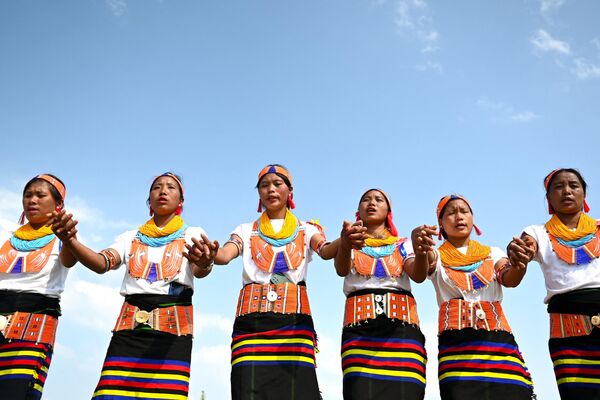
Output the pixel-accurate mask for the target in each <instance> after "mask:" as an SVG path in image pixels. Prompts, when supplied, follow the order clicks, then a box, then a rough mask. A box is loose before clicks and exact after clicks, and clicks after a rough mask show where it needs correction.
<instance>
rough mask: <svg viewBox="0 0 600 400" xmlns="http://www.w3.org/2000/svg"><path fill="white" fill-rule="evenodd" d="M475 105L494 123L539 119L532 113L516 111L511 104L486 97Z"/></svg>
mask: <svg viewBox="0 0 600 400" xmlns="http://www.w3.org/2000/svg"><path fill="white" fill-rule="evenodd" d="M476 104H477V106H478V107H479V108H481V109H482V110H484V111H486V112H487V113H489V114H490V116H491V119H492V121H494V122H497V121H509V122H515V123H526V122H531V121H533V120H535V119H538V118H540V116H539V115H537V114H536V113H534V112H532V111H528V110H526V111H516V110H515V108H514V106H513V105H511V104H507V103H503V102H499V101H492V100H490V99H488V98H487V97H480V98H479V99H478V100H477V102H476Z"/></svg>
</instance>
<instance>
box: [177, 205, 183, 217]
mask: <svg viewBox="0 0 600 400" xmlns="http://www.w3.org/2000/svg"><path fill="white" fill-rule="evenodd" d="M182 211H183V204H182V203H179V205H178V206H177V209H176V210H175V215H181V213H182Z"/></svg>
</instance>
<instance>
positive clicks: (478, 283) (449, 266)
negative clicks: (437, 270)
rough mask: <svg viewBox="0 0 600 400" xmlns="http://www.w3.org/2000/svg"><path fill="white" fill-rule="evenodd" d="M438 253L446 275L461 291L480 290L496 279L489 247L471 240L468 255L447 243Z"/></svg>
mask: <svg viewBox="0 0 600 400" xmlns="http://www.w3.org/2000/svg"><path fill="white" fill-rule="evenodd" d="M438 251H439V254H440V259H441V261H442V265H443V266H444V269H445V271H446V274H447V275H448V277H449V278H450V280H452V282H453V283H454V284H455V285H456V286H457V287H458V288H459V289H462V290H465V291H471V290H478V289H481V288H483V287H485V286H487V285H488V284H489V283H490V282H491V281H492V280H493V279H494V263H493V261H492V260H491V258H490V254H491V248H490V247H489V246H484V245H482V244H480V243H479V242H477V241H475V240H469V246H468V248H467V254H463V253H461V252H460V251H458V249H457V248H456V247H454V246H453V245H452V244H451V243H450V242H448V241H446V242H444V244H442V245H441V246H440V247H439V249H438Z"/></svg>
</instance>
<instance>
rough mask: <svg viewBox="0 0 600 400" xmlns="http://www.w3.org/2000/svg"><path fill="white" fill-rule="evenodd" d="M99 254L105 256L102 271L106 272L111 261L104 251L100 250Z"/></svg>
mask: <svg viewBox="0 0 600 400" xmlns="http://www.w3.org/2000/svg"><path fill="white" fill-rule="evenodd" d="M98 254H100V255H101V256H102V257H103V258H104V271H102V273H103V274H105V273H107V272H108V270H109V269H110V261H109V260H108V257H107V256H106V254H104V253H102V252H100V253H98Z"/></svg>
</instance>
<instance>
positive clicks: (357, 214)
mask: <svg viewBox="0 0 600 400" xmlns="http://www.w3.org/2000/svg"><path fill="white" fill-rule="evenodd" d="M354 215H355V216H356V220H357V221H360V212H358V211H357V212H356V214H354Z"/></svg>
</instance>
